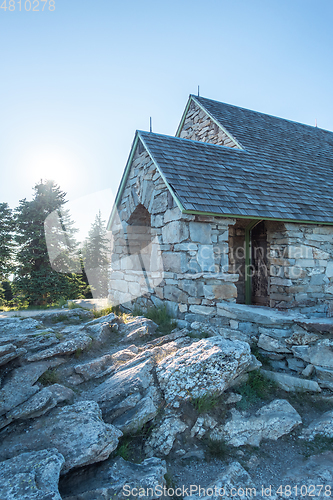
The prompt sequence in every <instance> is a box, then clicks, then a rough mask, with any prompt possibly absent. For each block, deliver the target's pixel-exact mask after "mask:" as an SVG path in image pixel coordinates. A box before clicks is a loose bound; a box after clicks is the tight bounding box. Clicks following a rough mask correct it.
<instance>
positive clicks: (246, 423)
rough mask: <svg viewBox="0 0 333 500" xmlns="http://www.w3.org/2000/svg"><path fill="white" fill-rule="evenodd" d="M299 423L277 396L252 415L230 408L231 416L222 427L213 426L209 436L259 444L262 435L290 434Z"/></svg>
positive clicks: (291, 411)
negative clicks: (231, 410)
mask: <svg viewBox="0 0 333 500" xmlns="http://www.w3.org/2000/svg"><path fill="white" fill-rule="evenodd" d="M301 423H302V419H301V417H300V415H299V414H298V413H297V411H296V410H295V409H294V408H293V407H292V406H291V404H290V403H288V401H286V400H284V399H276V400H274V401H272V402H271V403H270V404H268V405H266V406H263V407H262V408H260V410H258V411H257V412H256V413H255V415H254V416H249V415H246V414H245V415H244V414H242V413H240V412H239V411H237V410H233V412H232V419H231V420H229V421H228V422H226V424H225V425H223V426H221V427H215V429H214V430H213V431H212V432H211V434H210V437H211V439H213V440H216V441H219V440H224V441H226V442H227V443H228V444H230V445H232V446H243V445H246V444H247V445H251V446H259V445H260V442H261V441H262V439H272V440H274V441H276V440H277V439H279V438H280V437H281V436H284V435H285V434H289V433H290V432H291V431H292V430H293V429H295V427H297V426H298V425H300V424H301Z"/></svg>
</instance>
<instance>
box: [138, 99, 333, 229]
mask: <svg viewBox="0 0 333 500" xmlns="http://www.w3.org/2000/svg"><path fill="white" fill-rule="evenodd" d="M193 99H194V100H196V101H197V102H198V103H199V104H200V105H201V107H202V108H204V109H205V110H206V111H207V112H208V113H209V115H210V116H211V117H213V118H214V120H215V121H216V122H218V123H220V124H221V125H222V126H223V128H224V129H226V130H227V131H228V132H229V133H230V134H231V135H232V136H233V137H234V138H235V139H236V140H237V142H238V143H239V144H240V145H241V146H242V148H243V149H237V148H227V147H224V146H219V145H214V144H209V143H203V142H198V141H192V140H188V139H180V138H178V137H171V136H165V135H160V134H155V133H150V132H141V131H140V132H138V135H139V137H140V138H141V140H142V142H143V144H144V145H145V146H146V148H147V151H148V152H149V154H150V155H151V156H152V158H153V160H154V162H155V163H156V165H157V166H158V168H159V170H160V171H161V173H162V175H163V176H164V177H165V179H166V181H167V182H168V184H169V185H170V187H171V188H172V190H173V191H174V194H175V195H176V197H177V199H178V200H179V202H180V204H181V205H182V207H183V208H184V210H185V211H190V212H203V213H210V214H219V215H228V216H231V215H234V216H236V217H237V216H243V217H244V216H246V217H249V218H251V217H255V218H257V217H260V218H263V219H266V218H267V219H271V218H273V219H282V220H297V221H311V222H322V223H333V133H332V132H329V131H326V130H322V129H320V128H317V127H311V126H308V125H304V124H301V123H296V122H292V121H289V120H284V119H282V118H277V117H274V116H270V115H266V114H263V113H258V112H256V111H250V110H247V109H243V108H239V107H236V106H231V105H229V104H224V103H220V102H217V101H212V100H210V99H205V98H202V97H193Z"/></svg>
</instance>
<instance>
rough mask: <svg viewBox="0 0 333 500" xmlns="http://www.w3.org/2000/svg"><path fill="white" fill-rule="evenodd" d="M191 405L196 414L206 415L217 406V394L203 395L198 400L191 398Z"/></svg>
mask: <svg viewBox="0 0 333 500" xmlns="http://www.w3.org/2000/svg"><path fill="white" fill-rule="evenodd" d="M191 403H192V405H193V406H194V408H195V409H196V410H197V411H198V413H206V412H208V411H210V410H212V409H213V408H216V406H217V405H218V404H219V395H218V394H205V395H204V396H200V397H198V398H193V399H192V400H191Z"/></svg>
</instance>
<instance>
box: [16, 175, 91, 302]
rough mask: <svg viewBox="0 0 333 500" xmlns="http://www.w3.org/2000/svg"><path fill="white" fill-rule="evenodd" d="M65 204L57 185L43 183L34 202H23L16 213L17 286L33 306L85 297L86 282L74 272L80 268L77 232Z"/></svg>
mask: <svg viewBox="0 0 333 500" xmlns="http://www.w3.org/2000/svg"><path fill="white" fill-rule="evenodd" d="M65 203H66V200H65V193H64V192H62V191H61V190H60V188H59V187H58V186H57V185H56V184H55V183H54V182H53V181H45V182H43V181H41V182H40V183H39V184H36V186H35V187H34V197H33V200H32V201H27V200H26V199H24V200H21V201H20V204H19V207H18V208H17V209H16V211H15V222H16V228H17V234H16V236H15V240H16V244H17V245H18V251H17V255H16V261H17V269H16V273H15V279H14V285H15V288H16V290H17V292H18V293H19V294H20V295H22V296H23V297H24V298H25V299H26V300H28V302H29V305H49V304H52V303H54V302H56V301H57V300H60V299H61V298H79V297H80V296H82V294H81V290H82V288H83V283H82V279H81V278H80V276H78V275H76V274H74V273H72V272H71V270H72V269H74V268H75V266H76V267H78V266H77V256H76V242H75V237H74V234H75V232H76V230H75V229H74V228H73V223H72V221H71V220H70V217H69V213H68V211H66V210H64V209H63V206H64V204H65ZM51 214H52V215H51ZM48 216H50V217H51V218H48ZM52 217H53V219H52ZM46 220H47V221H48V223H47V227H48V248H47V245H46V238H45V231H44V223H45V221H46ZM64 229H65V230H66V233H65V232H64ZM64 235H66V236H64ZM48 250H49V252H48ZM49 253H50V257H49ZM50 259H52V262H50ZM58 271H61V272H58Z"/></svg>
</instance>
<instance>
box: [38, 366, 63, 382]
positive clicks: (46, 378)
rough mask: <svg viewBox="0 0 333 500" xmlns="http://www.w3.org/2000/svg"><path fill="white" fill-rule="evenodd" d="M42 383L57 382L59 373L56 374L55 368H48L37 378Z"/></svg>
mask: <svg viewBox="0 0 333 500" xmlns="http://www.w3.org/2000/svg"><path fill="white" fill-rule="evenodd" d="M38 382H40V383H41V384H42V385H52V384H57V383H58V382H59V375H58V374H57V372H56V370H55V369H51V368H49V369H48V370H46V372H44V373H43V375H41V376H40V377H39V379H38Z"/></svg>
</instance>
